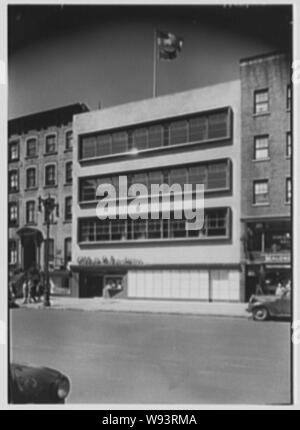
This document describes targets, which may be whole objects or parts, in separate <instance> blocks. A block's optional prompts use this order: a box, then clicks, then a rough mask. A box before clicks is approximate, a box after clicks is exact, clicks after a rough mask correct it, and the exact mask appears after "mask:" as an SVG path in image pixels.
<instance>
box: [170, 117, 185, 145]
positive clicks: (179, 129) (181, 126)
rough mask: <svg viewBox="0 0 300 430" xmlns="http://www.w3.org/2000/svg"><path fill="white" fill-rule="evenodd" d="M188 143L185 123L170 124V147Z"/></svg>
mask: <svg viewBox="0 0 300 430" xmlns="http://www.w3.org/2000/svg"><path fill="white" fill-rule="evenodd" d="M186 142H188V123H187V121H175V122H172V123H171V124H170V145H177V144H180V143H186Z"/></svg>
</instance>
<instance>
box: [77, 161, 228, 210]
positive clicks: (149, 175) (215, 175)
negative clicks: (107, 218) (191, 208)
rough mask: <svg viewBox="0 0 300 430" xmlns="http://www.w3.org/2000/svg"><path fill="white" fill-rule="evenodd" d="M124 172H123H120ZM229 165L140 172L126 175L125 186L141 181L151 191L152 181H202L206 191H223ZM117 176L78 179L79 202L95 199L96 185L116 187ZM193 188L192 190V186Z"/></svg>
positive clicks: (224, 162) (225, 186) (226, 163)
mask: <svg viewBox="0 0 300 430" xmlns="http://www.w3.org/2000/svg"><path fill="white" fill-rule="evenodd" d="M122 174H123V175H124V173H122ZM230 176H231V164H230V162H229V160H222V161H212V162H210V163H207V164H204V163H200V164H193V165H187V166H185V167H179V168H169V169H163V170H150V171H139V172H136V173H134V174H131V175H127V182H128V187H129V186H130V185H131V184H132V183H141V184H144V185H146V186H147V187H148V191H149V192H150V191H151V184H162V183H167V184H169V185H172V184H180V185H181V186H182V187H183V186H184V185H185V184H204V188H205V191H206V192H209V191H210V192H212V191H223V190H224V191H225V190H228V189H229V188H230ZM118 181H119V176H118V175H116V176H111V177H101V176H99V177H92V178H80V179H79V196H80V197H79V198H80V201H81V202H84V201H86V202H87V201H94V200H96V190H97V187H98V185H100V184H103V183H112V184H113V185H115V187H116V189H118ZM193 191H194V189H193Z"/></svg>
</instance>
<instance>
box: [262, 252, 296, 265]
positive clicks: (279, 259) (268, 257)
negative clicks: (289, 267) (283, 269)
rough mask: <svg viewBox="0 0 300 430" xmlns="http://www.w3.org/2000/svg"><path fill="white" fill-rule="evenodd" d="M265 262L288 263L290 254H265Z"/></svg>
mask: <svg viewBox="0 0 300 430" xmlns="http://www.w3.org/2000/svg"><path fill="white" fill-rule="evenodd" d="M264 257H265V262H266V263H289V262H290V261H291V256H290V255H289V254H265V255H264Z"/></svg>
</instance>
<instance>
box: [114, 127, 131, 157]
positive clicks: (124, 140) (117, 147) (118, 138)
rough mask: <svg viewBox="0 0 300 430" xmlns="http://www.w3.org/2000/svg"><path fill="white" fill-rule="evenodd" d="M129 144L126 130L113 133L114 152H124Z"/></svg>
mask: <svg viewBox="0 0 300 430" xmlns="http://www.w3.org/2000/svg"><path fill="white" fill-rule="evenodd" d="M127 146H128V135H127V133H126V132H125V131H121V132H117V133H113V134H112V154H119V153H120V152H123V151H124V149H125V151H126V148H127Z"/></svg>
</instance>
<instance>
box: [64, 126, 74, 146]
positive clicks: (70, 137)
mask: <svg viewBox="0 0 300 430" xmlns="http://www.w3.org/2000/svg"><path fill="white" fill-rule="evenodd" d="M65 148H66V150H67V151H69V150H70V149H72V148H73V131H72V130H69V131H67V132H66V146H65Z"/></svg>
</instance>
